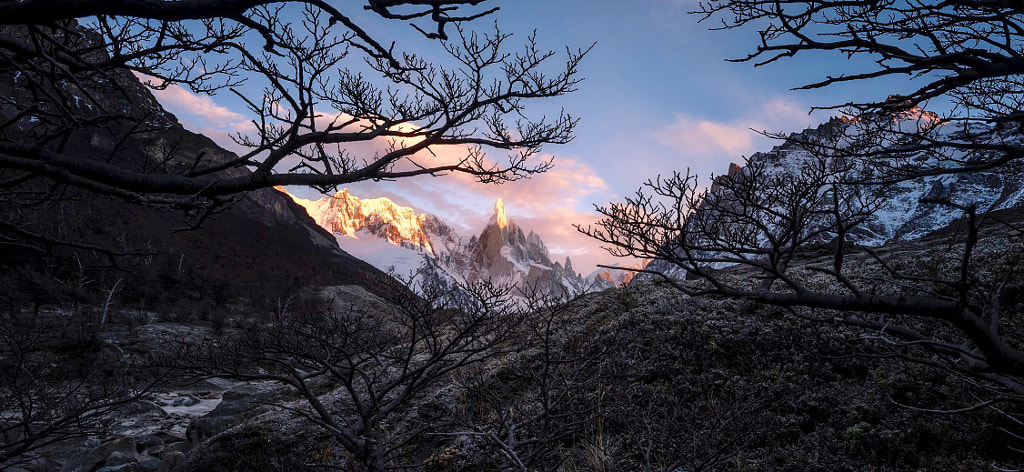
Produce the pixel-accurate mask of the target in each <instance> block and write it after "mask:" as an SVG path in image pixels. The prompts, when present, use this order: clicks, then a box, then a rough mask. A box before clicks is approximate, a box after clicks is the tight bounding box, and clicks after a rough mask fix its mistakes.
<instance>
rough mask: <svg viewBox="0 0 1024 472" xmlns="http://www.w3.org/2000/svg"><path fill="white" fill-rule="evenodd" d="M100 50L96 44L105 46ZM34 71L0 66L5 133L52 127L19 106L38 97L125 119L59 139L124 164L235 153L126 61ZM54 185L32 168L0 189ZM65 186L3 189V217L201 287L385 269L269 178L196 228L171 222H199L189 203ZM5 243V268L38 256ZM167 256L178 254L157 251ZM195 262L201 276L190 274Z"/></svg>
mask: <svg viewBox="0 0 1024 472" xmlns="http://www.w3.org/2000/svg"><path fill="white" fill-rule="evenodd" d="M81 34H82V39H81V41H86V42H88V41H97V40H98V38H97V37H96V35H95V34H93V33H91V32H90V31H88V30H87V29H84V28H83V29H81ZM94 51H95V52H94V54H101V53H102V48H99V49H94ZM28 74H29V73H27V72H26V73H22V72H0V96H3V97H5V100H0V121H4V122H8V121H14V120H16V121H14V123H15V124H14V126H11V127H8V128H7V132H8V135H6V138H5V139H10V140H17V139H19V136H24V137H31V136H32V135H33V133H37V132H39V130H41V129H44V128H43V127H46V126H49V125H48V124H47V120H46V119H40V118H37V117H36V116H35V115H33V114H25V113H19V111H20V110H25V109H26V108H29V109H31V108H32V107H33V106H36V108H38V110H37V111H36V113H37V114H39V115H40V116H44V117H45V116H46V114H47V113H57V111H59V109H64V108H67V109H70V110H72V112H73V113H75V114H76V115H78V116H81V117H83V118H88V117H90V116H92V115H93V114H97V113H99V112H100V110H102V111H103V113H105V114H107V115H109V114H111V113H116V114H118V115H119V116H120V117H123V119H119V120H115V121H110V120H106V121H102V122H99V123H98V124H95V125H89V126H81V127H76V128H74V129H69V130H68V131H67V135H66V142H64V143H63V144H62V146H63V149H64V152H66V153H68V154H72V155H73V156H74V157H76V158H80V159H85V160H97V161H105V162H112V163H115V164H116V165H118V166H120V167H123V168H127V169H140V170H146V171H148V172H166V173H168V174H175V173H180V172H184V171H185V170H187V167H185V166H187V165H191V164H194V163H195V162H196V160H195V159H196V157H197V156H202V159H201V161H202V163H203V164H215V163H218V162H224V161H227V160H233V159H236V158H237V156H236V155H234V154H233V153H231V152H229V151H227V150H225V149H223V148H221V147H220V146H218V145H217V144H216V143H214V142H213V141H212V140H210V139H209V138H207V137H205V136H203V135H200V134H196V133H192V132H190V131H188V130H186V129H184V128H183V127H182V126H181V125H180V124H179V122H178V120H177V118H176V117H175V116H174V115H173V114H171V113H169V112H167V111H166V110H164V109H163V108H162V107H161V106H160V104H159V102H158V101H157V100H156V99H155V98H154V96H153V95H152V93H150V90H149V88H147V87H146V86H145V85H143V84H142V83H141V82H140V81H139V79H138V78H136V77H135V76H133V75H132V74H130V73H128V72H127V71H118V72H115V73H112V74H110V75H104V76H100V77H99V78H95V79H94V80H88V77H86V78H83V79H82V80H81V81H78V82H76V83H70V82H60V83H48V82H45V81H44V82H40V81H38V80H37V81H35V82H31V79H32V77H29V75H28ZM33 93H35V94H37V95H38V94H43V95H45V96H47V97H50V100H49V101H42V102H40V103H39V104H38V105H33V104H35V103H36V102H37V101H38V100H37V98H38V97H34V96H33ZM51 109H52V110H51ZM235 172H242V173H244V172H246V171H245V170H241V169H240V170H237V171H235ZM51 185H52V183H51V182H47V181H45V180H43V179H35V180H33V179H28V180H27V181H26V183H24V184H21V185H20V186H13V187H7V188H5V190H4V191H5V192H7V193H6V195H19V194H21V195H28V194H32V193H33V192H35V193H41V191H42V190H46V189H52V187H50V186H51ZM59 193H60V194H59V195H58V198H49V199H46V200H44V201H42V202H39V203H38V204H33V205H29V206H26V205H24V204H20V203H18V202H17V199H16V198H10V199H9V198H4V199H3V200H4V201H3V202H0V223H4V224H7V225H11V226H14V227H18V228H21V229H23V230H26V231H30V232H34V233H37V234H41V235H44V236H46V237H49V238H55V239H62V240H68V241H76V242H79V243H82V244H86V245H96V246H101V247H106V248H109V249H110V250H112V251H115V252H123V253H145V254H151V255H147V256H146V257H145V259H144V260H143V262H142V263H143V264H144V267H143V268H141V269H139V270H138V272H139V273H146V272H153V271H156V270H157V269H155V267H157V266H168V267H171V268H172V269H171V270H170V272H173V274H172V275H173V276H174V277H180V278H185V279H190V278H191V279H193V280H194V281H196V283H197V284H199V285H205V286H210V285H225V286H227V285H231V286H242V285H244V286H246V287H248V288H247V289H246V290H253V291H257V290H259V287H265V286H300V285H307V284H318V283H361V282H360V281H363V280H366V279H367V278H368V277H369V275H370V274H373V277H380V276H381V274H379V271H377V270H376V269H374V268H373V267H371V266H369V265H367V264H364V263H362V262H361V261H359V260H356V259H355V258H353V257H351V256H350V255H348V254H346V253H345V252H344V251H342V250H341V249H339V248H338V246H337V244H335V242H334V238H333V236H332V235H331V234H330V233H329V232H327V231H324V230H323V229H321V228H320V227H319V226H317V225H316V224H315V223H314V222H313V221H312V220H311V219H310V218H309V217H308V215H306V212H305V211H304V210H303V209H302V208H301V207H300V206H298V205H296V204H295V203H294V202H292V201H291V199H290V198H288V197H287V196H286V195H284V194H282V193H280V192H278V191H276V190H274V189H261V190H256V191H253V192H249V193H248V194H246V195H244V196H242V195H239V196H238V197H239V198H238V199H237V200H236V201H235V202H234V203H232V204H230V205H228V206H227V207H226V208H222V209H221V210H222V211H220V212H217V213H215V214H213V215H211V216H209V217H208V218H206V219H205V221H203V222H202V224H200V225H199V226H198V228H193V229H191V230H189V231H175V230H180V229H187V228H192V227H193V226H194V224H195V222H196V221H195V217H194V216H191V215H187V214H185V212H184V211H179V210H174V209H167V208H157V207H151V206H144V205H136V204H133V203H130V202H126V201H124V200H121V199H117V198H111V197H107V196H103V195H98V194H94V193H90V192H86V191H82V190H78V189H75V188H73V187H71V188H68V189H67V190H63V191H61V192H59ZM9 252H10V251H8V250H7V249H5V248H0V265H3V266H5V267H7V268H10V267H12V266H19V265H26V264H31V263H32V262H31V260H30V258H29V257H27V256H28V254H26V253H25V251H19V250H17V249H15V250H14V252H13V253H9ZM165 257H166V258H169V259H173V260H170V261H167V262H166V263H164V262H161V261H160V259H161V258H165ZM72 259H73V258H72ZM134 261H137V259H135V260H134ZM77 264H79V265H80V264H81V262H77ZM160 270H163V269H160ZM189 270H192V271H194V273H195V274H200V275H201V277H199V276H197V277H188V276H186V275H185V274H186V273H188V272H189ZM155 277H156V276H155ZM199 279H202V280H199Z"/></svg>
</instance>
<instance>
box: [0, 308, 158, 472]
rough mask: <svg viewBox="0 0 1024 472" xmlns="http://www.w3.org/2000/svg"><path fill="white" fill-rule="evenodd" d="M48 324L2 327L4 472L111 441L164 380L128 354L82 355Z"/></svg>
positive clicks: (9, 321)
mask: <svg viewBox="0 0 1024 472" xmlns="http://www.w3.org/2000/svg"><path fill="white" fill-rule="evenodd" d="M81 348H82V347H81V346H74V345H69V343H68V340H67V339H65V338H61V337H59V336H57V335H56V330H54V329H52V327H51V326H47V323H45V322H35V321H33V322H31V323H29V322H26V321H24V320H19V319H15V318H6V319H4V322H3V323H0V467H5V468H6V467H14V466H17V465H18V464H24V463H25V462H28V461H31V459H32V453H33V452H34V451H37V450H39V449H42V448H45V447H47V446H50V445H53V444H55V443H58V442H61V441H66V440H68V439H74V438H85V437H87V436H90V435H101V434H104V433H105V432H106V431H107V430H108V427H109V425H110V423H111V422H112V421H115V420H116V419H117V418H118V414H119V411H121V410H122V409H123V408H126V407H129V406H130V405H131V404H132V403H134V402H137V401H138V400H140V399H141V398H143V397H144V396H145V395H146V394H148V393H149V391H150V390H151V389H152V388H153V386H154V385H156V383H157V382H158V381H159V380H160V379H161V374H159V372H158V371H156V370H148V371H143V370H140V369H138V367H140V366H139V365H138V364H137V363H135V362H134V361H128V360H127V359H125V358H124V357H123V356H122V355H120V353H114V352H112V350H110V349H109V348H108V349H100V352H99V353H98V354H89V353H88V352H84V353H83V352H81V351H80V350H78V349H81Z"/></svg>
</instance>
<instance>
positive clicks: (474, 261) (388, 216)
mask: <svg viewBox="0 0 1024 472" xmlns="http://www.w3.org/2000/svg"><path fill="white" fill-rule="evenodd" d="M291 197H292V199H294V200H295V201H296V202H297V203H298V204H299V205H302V206H303V207H305V208H306V211H307V212H309V215H310V216H311V217H313V219H314V220H315V221H316V223H317V224H318V225H320V226H321V227H323V228H324V229H326V230H327V231H330V232H331V233H333V234H334V236H335V239H337V241H338V244H339V246H341V247H342V248H343V249H344V250H345V251H347V252H349V253H351V254H352V255H354V256H356V257H357V258H359V259H362V260H364V261H366V262H368V263H370V264H371V265H373V266H375V267H377V268H379V269H382V270H385V271H387V270H391V271H394V272H395V273H396V275H399V276H408V275H411V274H414V273H417V272H418V271H420V270H421V269H425V270H428V271H431V272H434V273H431V274H428V275H429V276H431V277H439V278H440V279H443V280H453V279H454V280H461V281H465V282H470V283H472V282H476V281H480V280H491V281H492V282H496V283H512V284H517V285H519V286H520V287H526V286H533V287H536V288H538V289H539V290H540V291H542V292H544V293H560V294H561V293H568V294H576V293H583V292H584V291H587V290H592V289H594V288H598V289H603V288H608V287H610V286H611V284H610V283H608V282H607V281H604V280H599V281H597V282H596V283H595V282H594V280H593V278H584V277H583V276H582V275H580V274H579V273H577V272H576V271H575V270H574V269H573V267H572V261H571V260H569V258H566V259H565V261H564V262H558V261H552V259H551V254H550V253H549V252H548V249H547V246H545V245H544V241H543V240H542V239H541V237H540V235H538V234H537V233H534V232H533V231H529V230H528V231H524V230H523V228H521V227H520V226H519V225H518V224H516V222H515V220H513V219H510V218H508V217H507V216H506V213H505V206H504V203H503V202H502V200H501V199H500V198H499V199H498V200H497V201H496V202H495V205H494V213H493V215H491V218H490V220H489V221H488V223H487V225H486V226H485V227H484V229H483V230H482V231H481V232H480V233H479V234H476V235H473V236H472V237H470V238H468V239H467V238H465V237H464V236H462V235H460V234H459V233H458V232H456V231H455V229H454V228H452V227H451V226H450V225H449V224H448V223H446V222H445V221H444V220H442V219H441V218H438V217H437V216H434V215H431V214H428V213H421V214H416V212H415V211H414V210H413V209H412V208H409V207H403V206H400V205H398V204H396V203H395V202H393V201H391V200H390V199H387V198H383V197H381V198H372V199H362V198H359V197H355V196H353V195H351V194H350V193H349V192H348V190H346V189H342V190H341V191H339V192H338V193H336V194H334V195H325V196H323V197H321V198H320V199H317V200H306V199H303V198H298V197H296V196H294V195H292V196H291ZM425 262H429V263H427V264H425Z"/></svg>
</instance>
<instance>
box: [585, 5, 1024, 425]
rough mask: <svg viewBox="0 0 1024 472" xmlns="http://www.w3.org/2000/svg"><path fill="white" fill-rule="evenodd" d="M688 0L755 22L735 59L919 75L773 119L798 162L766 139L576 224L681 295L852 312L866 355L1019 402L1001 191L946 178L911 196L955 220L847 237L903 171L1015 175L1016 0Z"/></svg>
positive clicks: (850, 78) (822, 312) (713, 13)
mask: <svg viewBox="0 0 1024 472" xmlns="http://www.w3.org/2000/svg"><path fill="white" fill-rule="evenodd" d="M695 13H697V14H698V15H700V17H701V18H702V21H708V22H715V23H714V25H713V27H712V28H713V29H720V30H727V31H728V30H734V29H756V30H757V31H758V32H759V34H760V42H759V43H758V44H757V45H756V46H755V48H754V51H753V52H751V53H750V54H748V55H746V56H743V57H740V58H738V59H735V60H736V61H738V62H751V63H754V64H755V65H764V64H768V63H773V62H776V61H781V60H787V59H790V58H793V57H802V56H804V55H809V54H811V53H813V52H818V53H821V52H824V53H833V54H836V55H837V56H842V57H848V58H861V57H863V58H870V59H872V61H863V62H862V61H857V62H853V61H851V62H850V64H849V65H848V67H849V68H850V69H849V70H845V71H842V73H833V74H831V75H828V76H826V77H824V78H822V79H821V80H819V81H817V82H814V83H810V84H807V85H805V86H803V87H801V88H803V89H814V88H822V87H830V86H834V85H836V84H839V83H843V82H870V81H871V80H873V79H877V78H890V79H895V78H898V77H903V76H907V75H909V76H911V77H913V78H914V79H913V80H908V81H907V82H906V87H907V88H908V90H907V91H901V92H902V93H901V94H896V95H890V96H889V97H888V98H887V99H885V100H880V101H876V102H855V101H850V102H846V103H832V104H825V105H826V106H824V107H822V108H825V109H843V110H844V111H845V113H847V114H848V115H849V117H847V118H842V119H836V120H834V122H833V123H831V124H830V126H828V127H825V128H823V129H824V130H825V131H824V132H820V133H815V132H808V133H800V134H794V135H788V136H787V135H781V134H778V135H773V136H775V137H778V138H780V139H782V140H784V144H783V145H782V146H781V147H780V148H781V149H784V150H787V151H799V152H798V153H797V154H799V155H800V156H801V157H799V158H797V157H790V158H789V159H790V162H791V163H793V164H794V165H795V167H796V168H795V169H791V170H790V171H788V172H778V171H777V169H773V168H772V167H771V166H767V165H766V164H765V162H766V156H764V155H760V156H757V157H756V158H755V159H751V160H749V161H748V164H747V166H746V168H745V169H744V170H743V171H742V172H740V173H739V174H737V175H735V176H732V177H720V178H718V179H715V181H714V184H715V185H713V186H712V187H713V189H710V190H704V189H703V187H702V186H701V185H698V183H697V181H696V177H694V176H691V175H689V174H686V175H683V174H674V175H672V176H670V177H668V178H665V179H662V178H658V179H655V180H653V181H650V182H648V183H647V189H646V190H641V191H640V192H638V194H637V196H636V197H634V198H628V199H627V200H626V201H625V202H624V203H621V204H613V205H609V206H607V207H605V208H603V209H602V210H601V211H602V213H603V214H604V215H605V219H604V220H603V221H602V222H601V223H600V224H599V225H598V226H597V227H593V228H584V229H583V230H584V231H585V232H587V233H588V234H590V235H591V236H594V237H596V238H597V239H599V240H601V241H603V242H605V243H607V244H608V245H609V247H610V249H611V251H612V252H613V253H614V254H618V255H631V256H635V257H645V258H655V259H659V260H661V261H662V262H661V263H658V264H655V265H652V266H650V267H649V268H648V271H649V272H653V273H656V274H657V276H658V277H660V278H662V279H663V280H667V281H668V282H669V283H671V284H673V285H674V286H676V287H677V288H679V289H680V290H682V291H684V292H686V293H688V294H692V295H719V296H727V297H733V298H739V299H744V300H747V301H748V302H749V303H765V304H770V305H776V306H781V307H785V308H787V309H788V310H789V312H790V313H792V314H794V315H796V316H799V317H803V318H807V319H812V320H818V321H822V322H826V323H841V324H846V325H851V326H856V327H860V328H864V329H866V330H867V331H866V332H867V333H872V334H866V335H865V341H867V342H866V343H865V346H867V347H865V349H866V350H867V351H869V354H870V355H877V356H885V357H901V358H906V359H910V360H912V361H914V362H921V363H924V364H928V365H933V366H936V367H939V368H942V369H945V370H947V371H948V372H951V373H954V374H955V375H963V376H965V378H967V379H969V380H967V381H968V382H974V383H980V384H983V385H984V389H985V390H988V391H989V395H988V397H987V398H988V399H989V400H986V401H982V402H979V405H982V407H984V406H985V405H987V404H988V402H989V401H990V400H992V399H994V400H995V401H1003V400H1014V401H1019V400H1020V399H1021V398H1022V397H1021V394H1022V393H1024V389H1022V387H1024V385H1022V384H1021V380H1022V376H1024V351H1022V344H1021V342H1020V341H1021V334H1022V333H1020V332H1019V329H1017V326H1016V324H1015V323H1012V322H1007V321H1006V320H1007V319H1008V317H1013V316H1015V314H1016V312H1017V309H1016V308H1013V307H1007V306H1003V305H1001V303H1000V302H1001V300H1004V299H1006V297H1007V296H1008V295H1009V293H1008V292H1007V290H1008V288H1009V287H1011V286H1016V285H1017V284H1018V283H1019V275H1017V272H1018V271H1017V270H1016V269H1014V267H1015V265H1016V262H1015V261H1016V258H1019V253H1020V251H1021V247H1020V246H1019V244H1018V243H1017V242H1016V241H1017V240H1018V239H1017V238H1018V237H1019V236H1018V235H1019V229H1017V228H1016V227H1014V225H1012V224H1004V223H1006V222H1005V220H1004V219H1003V218H1002V217H1000V215H999V214H995V213H993V212H991V210H994V209H996V208H998V207H999V204H1000V203H1001V199H1002V198H1003V197H998V198H996V199H995V201H992V200H987V201H984V202H980V201H969V200H970V199H965V198H962V196H959V195H956V193H955V189H954V191H953V192H952V193H949V194H943V195H928V196H926V197H925V198H924V199H923V200H922V201H921V203H922V204H929V205H934V206H936V207H942V208H944V209H946V210H951V211H955V212H959V214H960V215H961V216H962V220H961V221H960V222H959V223H958V224H957V225H954V226H953V227H951V228H950V229H949V230H947V231H946V232H945V233H942V234H940V235H936V236H933V237H932V238H931V239H926V240H925V241H926V242H923V243H917V245H911V246H906V247H905V250H900V249H898V248H880V249H870V248H863V247H856V246H854V245H853V243H852V241H854V240H855V239H856V238H855V237H853V236H854V235H856V234H857V233H858V232H863V231H865V226H866V224H865V222H866V221H867V220H868V219H869V218H870V216H871V215H872V214H874V213H876V212H877V210H878V209H879V208H880V206H881V205H883V204H884V202H885V200H886V198H890V197H891V195H892V193H891V192H892V191H893V186H894V185H898V184H900V183H901V182H908V181H913V180H915V179H921V178H925V177H929V176H936V175H954V174H956V175H964V174H977V173H980V172H993V173H994V174H993V175H992V177H993V178H1019V176H1020V175H1021V172H1020V162H1019V160H1020V157H1021V156H1022V154H1021V151H1022V150H1024V148H1022V145H1021V143H1022V142H1024V140H1022V139H1021V136H1022V131H1024V128H1022V125H1021V123H1022V122H1021V119H1020V118H1021V116H1022V115H1021V103H1022V101H1021V83H1022V81H1021V77H1022V73H1024V69H1022V66H1024V62H1022V61H1021V59H1020V54H1019V51H1020V50H1021V46H1022V44H1024V29H1021V26H1022V25H1024V10H1022V9H1021V8H1020V6H1019V5H1014V4H1011V3H999V2H996V3H992V2H966V1H952V2H928V1H911V2H899V1H888V0H883V1H872V2H856V1H855V2H846V1H831V0H827V1H822V2H808V1H797V0H784V1H781V2H776V1H761V0H710V1H705V2H701V4H700V5H699V7H698V8H697V11H696V12H695ZM887 83H888V82H887ZM929 101H931V102H936V103H940V104H942V105H946V104H949V106H946V107H945V108H946V110H945V112H944V113H943V115H935V114H930V113H927V112H923V111H922V110H921V109H920V108H918V105H922V106H923V105H926V104H928V103H929ZM828 130H835V132H829V131H828ZM1000 175H1002V176H1003V177H1000ZM1005 176H1010V177H1005ZM939 247H941V248H943V249H941V250H940V249H937V248H939ZM915 258H919V259H915ZM684 278H689V279H691V280H690V281H683V279H684ZM748 306H751V305H748Z"/></svg>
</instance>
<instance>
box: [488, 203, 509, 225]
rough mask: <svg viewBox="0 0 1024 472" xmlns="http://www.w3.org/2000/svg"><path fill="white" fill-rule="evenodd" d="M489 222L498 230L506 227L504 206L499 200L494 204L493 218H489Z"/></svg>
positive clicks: (506, 220)
mask: <svg viewBox="0 0 1024 472" xmlns="http://www.w3.org/2000/svg"><path fill="white" fill-rule="evenodd" d="M491 220H492V221H494V223H495V224H497V225H498V228H500V229H505V227H506V226H508V219H507V218H505V204H504V203H502V202H501V198H499V199H498V200H497V201H496V202H494V216H493V217H491Z"/></svg>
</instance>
